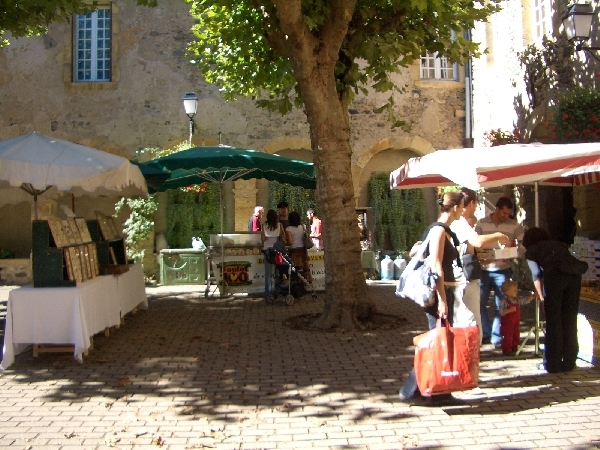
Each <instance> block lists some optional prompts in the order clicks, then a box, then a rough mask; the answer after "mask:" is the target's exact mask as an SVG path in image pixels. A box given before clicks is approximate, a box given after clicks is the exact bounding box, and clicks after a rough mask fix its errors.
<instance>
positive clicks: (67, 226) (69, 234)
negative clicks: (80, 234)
mask: <svg viewBox="0 0 600 450" xmlns="http://www.w3.org/2000/svg"><path fill="white" fill-rule="evenodd" d="M61 224H62V230H63V233H64V235H65V237H66V238H67V241H68V242H69V244H68V245H77V239H75V235H74V234H73V230H71V225H70V224H69V221H68V220H67V219H63V220H61Z"/></svg>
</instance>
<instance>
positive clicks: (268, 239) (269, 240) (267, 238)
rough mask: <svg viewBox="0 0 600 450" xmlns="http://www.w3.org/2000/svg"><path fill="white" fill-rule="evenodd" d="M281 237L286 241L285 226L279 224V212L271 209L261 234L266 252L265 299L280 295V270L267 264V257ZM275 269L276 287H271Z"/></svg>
mask: <svg viewBox="0 0 600 450" xmlns="http://www.w3.org/2000/svg"><path fill="white" fill-rule="evenodd" d="M280 236H281V238H282V240H285V232H284V231H283V226H282V225H281V223H280V222H279V219H278V217H277V212H275V210H274V209H270V210H269V211H268V212H267V221H266V222H265V224H264V226H263V227H262V230H261V232H260V238H261V240H262V242H263V248H264V250H265V297H266V296H268V295H273V296H274V297H277V296H278V295H279V286H280V284H281V283H280V281H281V277H280V274H279V270H277V268H276V267H275V264H271V263H269V262H267V258H266V255H267V251H268V249H272V248H273V245H275V242H277V240H278V239H279V237H280ZM284 243H285V241H284ZM273 269H275V286H272V285H271V275H272V274H273Z"/></svg>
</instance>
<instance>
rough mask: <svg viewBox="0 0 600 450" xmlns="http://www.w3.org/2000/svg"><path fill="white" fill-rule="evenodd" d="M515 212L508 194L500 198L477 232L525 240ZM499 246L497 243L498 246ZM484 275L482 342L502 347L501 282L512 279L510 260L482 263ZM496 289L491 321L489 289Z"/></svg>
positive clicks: (481, 292)
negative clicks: (512, 215)
mask: <svg viewBox="0 0 600 450" xmlns="http://www.w3.org/2000/svg"><path fill="white" fill-rule="evenodd" d="M512 212H513V203H512V201H511V199H509V198H508V197H500V198H499V199H498V201H497V202H496V209H495V210H494V212H493V213H492V214H490V216H489V217H486V218H484V219H481V220H480V221H478V222H477V224H476V225H475V231H476V232H477V233H478V234H492V233H497V232H500V233H502V234H505V235H506V236H508V238H509V240H510V242H515V239H516V240H518V241H520V240H521V239H523V234H524V230H523V227H521V225H519V224H518V223H517V221H516V220H514V219H511V218H510V215H511V214H512ZM499 247H500V245H499V244H498V245H497V248H499ZM482 269H483V271H482V276H481V280H480V281H479V286H480V295H481V297H480V301H481V327H482V331H483V341H484V342H486V341H487V340H488V339H489V341H490V343H491V344H493V345H494V346H496V347H499V346H500V345H501V343H502V335H501V334H500V305H501V303H502V295H503V294H502V284H503V283H504V282H505V281H506V280H509V279H510V277H511V275H512V271H511V268H510V259H495V260H486V261H484V262H482ZM492 289H493V290H494V304H493V309H494V319H493V323H492V324H490V319H489V316H488V314H487V303H488V300H489V297H490V292H491V291H492Z"/></svg>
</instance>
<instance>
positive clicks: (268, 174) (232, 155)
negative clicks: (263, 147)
mask: <svg viewBox="0 0 600 450" xmlns="http://www.w3.org/2000/svg"><path fill="white" fill-rule="evenodd" d="M140 169H141V170H142V173H144V171H145V169H148V171H150V169H155V170H160V171H162V172H164V173H167V174H170V178H168V179H167V180H166V181H165V182H164V183H162V184H161V185H160V186H156V187H155V190H156V191H159V192H163V191H167V190H169V189H175V188H179V187H186V186H191V185H193V184H200V183H207V182H208V183H217V184H218V185H219V211H220V217H219V220H220V230H221V257H222V258H224V249H223V239H222V236H223V183H225V182H227V181H234V180H238V179H242V180H249V179H252V178H264V179H266V180H269V181H277V182H279V183H287V184H290V185H292V186H300V187H303V188H307V189H315V187H316V171H315V166H314V164H313V163H309V162H306V161H299V160H295V159H290V158H285V157H283V156H279V155H271V154H269V153H264V152H259V151H257V150H248V149H241V148H235V147H228V146H225V145H219V146H214V147H194V148H191V149H189V150H183V151H181V152H177V153H172V154H170V155H168V156H163V157H162V158H157V159H153V160H152V161H147V162H145V163H141V164H140ZM221 268H223V265H221ZM221 279H224V278H223V277H222V278H221Z"/></svg>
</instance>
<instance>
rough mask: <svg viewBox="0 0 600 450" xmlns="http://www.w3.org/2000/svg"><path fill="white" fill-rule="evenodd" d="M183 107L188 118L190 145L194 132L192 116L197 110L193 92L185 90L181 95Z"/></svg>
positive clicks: (196, 101) (196, 98) (196, 99)
mask: <svg viewBox="0 0 600 450" xmlns="http://www.w3.org/2000/svg"><path fill="white" fill-rule="evenodd" d="M183 109H185V114H186V115H187V116H188V118H189V119H190V146H191V145H192V134H194V116H195V115H196V111H197V110H198V97H196V94H194V93H193V92H186V93H185V95H184V96H183Z"/></svg>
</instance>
